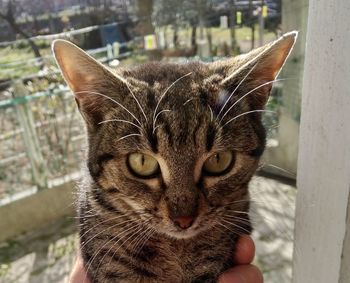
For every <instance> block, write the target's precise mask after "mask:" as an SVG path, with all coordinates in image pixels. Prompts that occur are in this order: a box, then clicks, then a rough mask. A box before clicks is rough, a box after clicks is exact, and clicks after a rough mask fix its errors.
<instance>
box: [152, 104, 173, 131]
mask: <svg viewBox="0 0 350 283" xmlns="http://www.w3.org/2000/svg"><path fill="white" fill-rule="evenodd" d="M170 111H171V110H170V109H164V110H162V111H160V112H159V113H158V114H157V115H156V117H155V119H154V120H153V131H152V133H153V134H154V132H155V130H156V128H155V125H156V122H157V119H158V116H159V115H160V114H162V113H164V112H170Z"/></svg>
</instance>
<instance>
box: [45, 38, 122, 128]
mask: <svg viewBox="0 0 350 283" xmlns="http://www.w3.org/2000/svg"><path fill="white" fill-rule="evenodd" d="M52 50H53V53H54V56H55V59H56V61H57V64H58V66H59V67H60V69H61V72H62V75H63V77H64V79H65V81H66V82H67V84H68V86H69V87H70V89H71V90H72V91H73V93H74V96H75V98H76V101H77V104H78V107H79V110H80V112H81V113H82V115H83V117H84V119H85V120H87V122H91V123H98V122H99V120H101V119H102V117H101V113H99V112H101V111H100V110H101V107H102V106H103V105H104V104H105V103H106V98H107V97H108V96H109V94H108V91H105V90H110V89H113V93H114V94H115V93H119V94H121V93H126V90H127V88H126V81H125V80H124V79H123V78H122V77H120V76H118V75H117V74H114V73H112V72H111V71H110V70H108V69H107V68H106V67H105V66H103V65H102V64H101V63H99V62H98V61H96V60H95V59H94V58H92V57H91V56H90V55H89V54H87V53H86V52H85V51H83V50H82V49H80V48H79V47H78V46H76V45H74V44H73V43H71V42H69V41H66V40H61V39H58V40H55V41H54V42H53V43H52ZM101 92H103V93H102V94H99V93H101Z"/></svg>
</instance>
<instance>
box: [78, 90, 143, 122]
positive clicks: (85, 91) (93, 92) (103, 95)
mask: <svg viewBox="0 0 350 283" xmlns="http://www.w3.org/2000/svg"><path fill="white" fill-rule="evenodd" d="M75 93H76V94H77V93H91V94H96V95H100V96H102V97H104V98H106V99H109V100H110V101H112V102H114V103H116V104H117V105H118V106H120V107H121V108H123V109H124V110H125V111H126V112H128V113H129V114H130V115H131V116H132V117H133V118H134V119H135V120H136V121H137V123H138V124H139V125H140V126H141V122H140V121H139V119H137V118H136V116H135V115H134V114H133V113H132V112H131V111H129V110H128V109H127V108H126V107H125V106H124V105H123V104H121V103H120V102H118V101H116V100H115V99H113V98H111V97H109V96H107V95H105V94H102V93H99V92H95V91H88V90H83V91H77V92H75Z"/></svg>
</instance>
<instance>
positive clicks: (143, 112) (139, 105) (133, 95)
mask: <svg viewBox="0 0 350 283" xmlns="http://www.w3.org/2000/svg"><path fill="white" fill-rule="evenodd" d="M125 83H126V86H127V88H128V89H129V91H130V93H131V95H132V97H133V98H134V99H135V101H136V103H137V105H138V107H139V108H140V110H141V112H142V114H143V116H144V117H145V119H146V121H148V120H147V116H146V114H145V111H144V110H143V108H142V106H141V104H140V102H139V101H138V99H137V98H136V96H135V94H134V92H133V91H132V90H131V88H130V86H129V83H128V82H125Z"/></svg>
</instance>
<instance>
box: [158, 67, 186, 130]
mask: <svg viewBox="0 0 350 283" xmlns="http://www.w3.org/2000/svg"><path fill="white" fill-rule="evenodd" d="M191 74H192V72H190V73H188V74H186V75H183V76H182V77H180V78H178V79H177V80H176V81H174V82H173V83H172V84H171V85H170V86H169V87H168V88H167V89H166V90H165V91H164V93H163V94H162V95H161V97H160V99H159V100H158V103H157V105H156V108H155V109H154V112H153V125H155V123H154V120H155V116H156V115H157V110H158V107H159V104H160V103H161V101H162V100H163V98H164V96H165V95H166V94H167V93H168V91H169V90H170V89H171V88H172V87H173V86H174V85H175V84H176V83H177V82H178V81H180V80H182V79H183V78H185V77H187V76H189V75H191Z"/></svg>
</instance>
